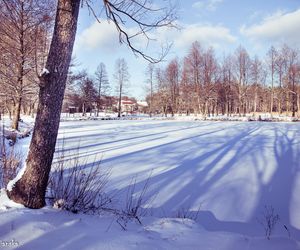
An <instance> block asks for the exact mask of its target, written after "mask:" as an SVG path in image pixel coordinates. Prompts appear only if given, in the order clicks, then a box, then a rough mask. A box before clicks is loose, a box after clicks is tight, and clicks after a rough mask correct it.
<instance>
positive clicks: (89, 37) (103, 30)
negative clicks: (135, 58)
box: [75, 20, 145, 52]
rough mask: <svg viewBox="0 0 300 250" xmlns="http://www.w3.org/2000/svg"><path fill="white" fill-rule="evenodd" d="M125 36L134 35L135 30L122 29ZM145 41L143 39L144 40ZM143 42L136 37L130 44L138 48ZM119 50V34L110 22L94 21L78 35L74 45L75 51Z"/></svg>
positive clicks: (139, 37) (140, 38)
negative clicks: (125, 33)
mask: <svg viewBox="0 0 300 250" xmlns="http://www.w3.org/2000/svg"><path fill="white" fill-rule="evenodd" d="M122 28H123V29H124V30H125V31H126V32H127V34H128V35H129V36H130V35H134V34H136V33H137V32H138V30H137V29H136V28H125V27H122ZM144 40H145V39H144ZM144 40H143V38H142V37H141V36H136V37H134V38H133V39H132V43H133V44H134V45H135V46H137V47H140V46H141V45H142V44H143V43H144ZM120 48H121V44H120V42H119V33H118V31H117V29H116V27H115V25H114V24H113V23H112V22H108V21H107V20H100V22H97V21H95V22H94V23H93V24H92V25H91V26H89V27H88V28H86V29H85V30H83V31H82V32H81V34H79V35H78V37H77V41H76V44H75V51H77V50H81V49H85V50H95V49H102V50H105V51H109V52H115V51H116V50H118V49H120Z"/></svg>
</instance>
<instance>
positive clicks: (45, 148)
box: [8, 0, 80, 208]
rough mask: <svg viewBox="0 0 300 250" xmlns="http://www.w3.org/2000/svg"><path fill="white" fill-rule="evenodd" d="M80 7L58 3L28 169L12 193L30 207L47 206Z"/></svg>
mask: <svg viewBox="0 0 300 250" xmlns="http://www.w3.org/2000/svg"><path fill="white" fill-rule="evenodd" d="M79 8H80V0H58V3H57V12H56V19H55V27H54V33H53V38H52V42H51V46H50V51H49V55H48V59H47V63H46V69H45V70H44V72H43V74H42V75H41V79H40V93H39V103H38V110H37V116H36V122H35V127H34V133H33V136H32V140H31V144H30V147H29V154H28V158H27V160H26V169H25V172H24V174H23V176H22V177H21V179H20V180H18V181H17V182H16V183H15V185H14V186H13V188H12V190H8V196H9V198H10V199H12V200H14V201H15V202H17V203H21V204H23V205H25V206H26V207H30V208H41V207H43V206H44V205H45V192H46V187H47V182H48V177H49V172H50V169H51V163H52V159H53V154H54V151H55V144H56V137H57V133H58V127H59V120H60V113H61V107H62V102H63V97H64V91H65V86H66V79H67V73H68V69H69V65H70V61H71V55H72V50H73V45H74V40H75V34H76V28H77V19H78V13H79Z"/></svg>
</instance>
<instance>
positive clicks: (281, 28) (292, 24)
mask: <svg viewBox="0 0 300 250" xmlns="http://www.w3.org/2000/svg"><path fill="white" fill-rule="evenodd" d="M299 24H300V9H298V10H296V11H294V12H289V13H285V12H283V11H278V12H276V13H274V14H273V15H271V16H268V17H265V18H264V19H263V20H262V21H261V22H260V23H259V24H254V25H251V26H248V27H247V26H245V25H244V26H242V28H241V29H240V32H241V34H242V35H244V36H246V37H247V38H249V39H251V40H252V41H254V42H256V43H265V42H268V43H272V44H274V45H275V44H277V43H287V44H290V45H296V44H299V43H300V33H299Z"/></svg>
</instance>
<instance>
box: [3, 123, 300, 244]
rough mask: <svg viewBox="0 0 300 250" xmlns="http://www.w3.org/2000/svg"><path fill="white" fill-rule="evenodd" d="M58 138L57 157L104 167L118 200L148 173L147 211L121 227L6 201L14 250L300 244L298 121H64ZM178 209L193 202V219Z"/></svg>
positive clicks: (138, 188) (7, 228)
mask: <svg viewBox="0 0 300 250" xmlns="http://www.w3.org/2000/svg"><path fill="white" fill-rule="evenodd" d="M58 144H59V145H61V144H64V149H63V150H64V154H65V157H66V158H74V157H79V160H80V161H82V162H86V161H88V162H90V163H92V162H93V161H101V162H102V163H101V164H102V166H103V168H104V169H110V170H111V176H110V181H109V186H108V188H109V190H108V192H110V193H114V194H115V193H116V192H117V193H118V196H119V197H118V198H119V205H120V206H122V196H123V197H124V196H126V191H127V189H128V186H130V185H131V184H132V179H133V178H136V180H137V184H136V193H139V192H140V191H141V189H142V188H143V186H144V184H145V182H146V180H147V178H148V177H149V175H150V174H151V179H150V188H149V190H148V195H149V196H150V197H152V198H153V199H150V200H151V203H150V204H148V206H147V208H145V210H146V211H147V212H148V214H147V216H152V218H144V219H143V220H142V222H143V225H142V226H140V225H137V224H136V223H135V222H132V227H129V229H128V231H127V232H124V231H122V229H121V228H120V226H119V225H118V224H117V223H116V222H115V221H113V218H112V217H109V216H108V217H102V218H98V217H97V219H93V218H94V217H90V216H85V215H71V214H67V213H65V212H58V211H55V210H54V211H53V209H49V208H45V209H42V210H40V211H30V210H27V209H12V210H6V211H1V212H0V213H1V219H0V228H1V230H0V239H1V240H9V239H13V238H14V239H16V240H19V241H20V242H21V243H20V244H22V245H23V244H24V245H23V247H21V249H33V248H36V247H37V248H39V247H41V246H43V248H44V246H48V248H47V247H46V248H45V249H53V248H55V249H65V248H72V249H300V247H299V242H300V231H299V230H300V172H299V169H300V128H299V123H262V122H246V123H243V122H208V121H207V122H203V121H168V120H163V121H159V120H146V121H145V120H144V121H143V120H137V121H126V120H123V121H122V120H121V121H72V122H62V123H61V125H60V130H59V138H58ZM59 145H58V148H60V146H59ZM60 151H61V149H59V150H58V151H57V153H58V154H59V153H60ZM87 157H88V160H87ZM95 157H96V158H95ZM88 167H89V165H87V166H86V168H88ZM268 208H273V209H274V212H275V215H278V216H279V218H280V220H279V221H278V223H277V224H276V226H275V230H274V232H273V233H272V236H271V240H267V239H266V238H265V231H264V228H263V225H262V224H261V222H262V221H263V220H264V216H263V213H265V212H266V211H267V209H268ZM183 209H185V210H190V211H192V212H194V213H196V212H197V211H198V210H199V209H200V211H199V215H198V217H197V223H194V222H192V221H190V220H187V219H178V218H177V219H175V218H174V219H171V217H176V215H177V214H178V211H180V210H183ZM54 215H55V216H54ZM3 217H5V219H4V218H3ZM164 217H169V218H170V219H166V218H164ZM155 218H157V219H155ZM159 218H160V219H159ZM112 221H113V223H112ZM111 223H112V226H111V229H110V230H107V228H108V227H109V224H111ZM25 232H30V233H25ZM95 238H97V240H95ZM46 242H47V243H46ZM48 242H50V243H48ZM87 242H89V243H88V244H87ZM63 244H65V245H63Z"/></svg>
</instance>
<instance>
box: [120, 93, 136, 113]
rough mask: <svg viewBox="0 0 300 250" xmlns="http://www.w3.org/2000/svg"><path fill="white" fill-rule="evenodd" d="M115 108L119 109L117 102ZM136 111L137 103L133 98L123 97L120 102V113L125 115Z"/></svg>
mask: <svg viewBox="0 0 300 250" xmlns="http://www.w3.org/2000/svg"><path fill="white" fill-rule="evenodd" d="M115 106H116V108H118V107H119V102H116V105H115ZM136 110H137V102H136V100H135V99H133V98H128V97H124V99H122V100H121V112H122V113H126V114H132V113H134V112H135V111H136Z"/></svg>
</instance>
